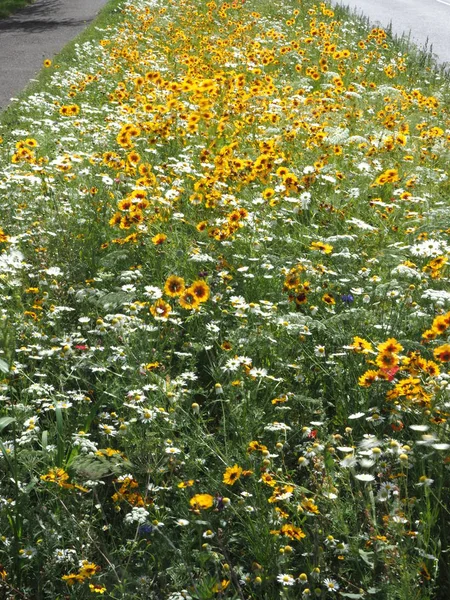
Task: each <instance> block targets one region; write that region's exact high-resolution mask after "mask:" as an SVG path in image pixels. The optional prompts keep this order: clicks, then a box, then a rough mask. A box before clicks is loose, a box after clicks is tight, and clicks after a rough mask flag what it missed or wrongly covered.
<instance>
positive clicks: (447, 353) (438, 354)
mask: <svg viewBox="0 0 450 600" xmlns="http://www.w3.org/2000/svg"><path fill="white" fill-rule="evenodd" d="M433 354H434V358H435V359H436V360H440V361H441V362H449V361H450V344H443V345H442V346H439V347H438V348H436V349H435V351H434V352H433Z"/></svg>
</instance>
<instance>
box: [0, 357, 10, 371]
mask: <svg viewBox="0 0 450 600" xmlns="http://www.w3.org/2000/svg"><path fill="white" fill-rule="evenodd" d="M0 371H1V372H2V373H9V367H8V363H7V362H5V361H4V360H3V359H2V358H0Z"/></svg>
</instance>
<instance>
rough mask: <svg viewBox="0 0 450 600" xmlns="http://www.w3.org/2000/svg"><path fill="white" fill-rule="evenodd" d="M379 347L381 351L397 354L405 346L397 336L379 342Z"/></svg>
mask: <svg viewBox="0 0 450 600" xmlns="http://www.w3.org/2000/svg"><path fill="white" fill-rule="evenodd" d="M377 349H378V351H379V352H380V353H382V352H391V353H392V354H397V353H398V352H401V351H402V350H403V346H402V345H401V344H400V343H399V342H397V340H396V339H395V338H389V339H388V340H386V341H385V342H383V343H382V344H378V346H377Z"/></svg>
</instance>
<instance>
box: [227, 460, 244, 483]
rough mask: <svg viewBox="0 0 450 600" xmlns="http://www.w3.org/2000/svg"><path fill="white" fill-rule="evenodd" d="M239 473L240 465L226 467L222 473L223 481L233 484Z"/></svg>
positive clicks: (240, 473) (240, 471) (240, 472)
mask: <svg viewBox="0 0 450 600" xmlns="http://www.w3.org/2000/svg"><path fill="white" fill-rule="evenodd" d="M241 475H242V467H239V466H238V465H237V464H236V465H234V466H233V467H227V468H226V470H225V473H224V474H223V483H226V484H227V485H234V484H235V483H236V481H237V480H238V479H239V478H240V476H241Z"/></svg>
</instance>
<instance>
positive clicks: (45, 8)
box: [0, 0, 86, 33]
mask: <svg viewBox="0 0 450 600" xmlns="http://www.w3.org/2000/svg"><path fill="white" fill-rule="evenodd" d="M0 1H1V0H0ZM60 4H61V3H60V2H59V1H58V0H37V1H36V2H33V4H30V5H29V6H25V7H24V8H22V9H21V10H19V11H17V12H16V13H14V14H13V15H12V16H11V17H8V18H6V19H0V32H1V31H8V32H12V33H14V32H17V33H19V32H25V33H41V32H44V31H49V30H52V29H57V28H59V27H64V28H65V27H77V26H80V25H84V24H85V23H86V20H85V19H61V18H58V13H60V12H61V11H60Z"/></svg>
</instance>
